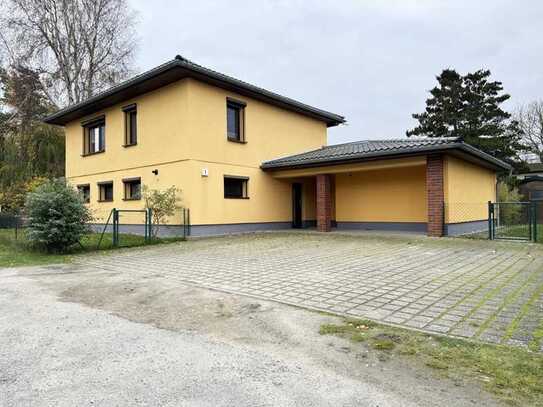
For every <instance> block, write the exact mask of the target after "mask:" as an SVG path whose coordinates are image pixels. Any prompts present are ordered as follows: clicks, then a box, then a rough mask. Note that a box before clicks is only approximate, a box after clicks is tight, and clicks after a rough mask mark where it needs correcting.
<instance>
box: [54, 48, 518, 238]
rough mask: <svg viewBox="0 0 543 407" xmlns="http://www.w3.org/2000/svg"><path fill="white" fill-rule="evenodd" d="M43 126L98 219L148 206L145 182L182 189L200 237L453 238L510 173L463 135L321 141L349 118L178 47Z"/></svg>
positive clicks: (472, 225) (473, 225)
mask: <svg viewBox="0 0 543 407" xmlns="http://www.w3.org/2000/svg"><path fill="white" fill-rule="evenodd" d="M45 121H46V122H47V123H51V124H57V125H62V126H65V128H66V176H67V178H68V180H69V181H70V182H71V183H73V184H74V185H76V186H77V187H78V188H79V189H80V191H81V193H82V195H83V196H84V198H85V200H86V201H87V202H88V203H89V205H90V206H91V208H92V209H93V211H94V213H95V216H96V218H97V219H98V221H97V222H98V223H101V222H105V219H106V218H107V215H108V214H109V212H110V210H111V208H113V207H116V208H123V209H135V208H142V207H143V202H142V200H141V186H142V185H148V186H149V187H150V188H155V189H164V188H167V187H169V186H171V185H175V186H177V187H178V188H180V189H181V190H182V199H183V205H184V206H185V207H187V208H189V209H190V212H191V225H192V227H191V230H192V234H193V235H210V234H221V233H230V232H240V231H253V230H271V229H287V228H291V227H296V228H299V227H311V226H315V225H316V226H317V228H318V230H321V231H328V230H330V228H331V227H334V226H337V227H338V228H346V229H354V228H361V229H364V228H366V229H387V230H412V231H418V232H425V231H428V234H430V235H434V236H440V235H442V234H443V233H444V232H445V233H449V234H455V233H459V232H462V231H465V230H470V229H472V230H473V229H477V228H478V227H480V225H481V223H482V222H484V221H485V219H486V217H487V213H486V208H487V206H486V205H487V201H489V200H491V201H493V200H495V194H496V189H495V187H496V171H498V170H507V171H508V170H510V167H509V166H508V165H507V164H505V163H503V162H501V161H499V160H497V159H495V158H493V157H491V156H489V155H487V154H485V153H483V152H481V151H479V150H477V149H475V148H473V147H471V146H469V145H466V144H463V143H461V142H458V141H456V140H454V139H402V140H380V141H360V142H355V143H347V144H341V145H336V146H326V147H323V146H325V144H326V139H327V128H328V127H331V126H337V125H339V124H342V123H344V122H345V119H344V118H343V117H342V116H339V115H337V114H333V113H329V112H326V111H324V110H321V109H317V108H314V107H311V106H308V105H305V104H303V103H300V102H297V101H294V100H292V99H289V98H286V97H283V96H280V95H277V94H275V93H272V92H269V91H266V90H264V89H261V88H258V87H255V86H253V85H250V84H247V83H245V82H242V81H239V80H236V79H234V78H231V77H228V76H226V75H223V74H220V73H217V72H215V71H212V70H210V69H207V68H204V67H202V66H200V65H197V64H195V63H193V62H191V61H188V60H186V59H184V58H182V57H179V56H178V57H176V58H175V59H174V60H172V61H169V62H167V63H165V64H163V65H160V66H159V67H157V68H154V69H152V70H150V71H148V72H145V73H143V74H141V75H138V76H136V77H134V78H133V79H130V80H128V81H126V82H123V83H121V84H120V85H118V86H115V87H113V88H111V89H110V90H107V91H105V92H103V93H100V94H98V95H96V96H93V97H92V98H90V99H88V100H86V101H84V102H82V103H79V104H77V105H74V106H70V107H67V108H65V109H62V110H60V111H59V112H57V113H55V114H53V115H51V116H49V117H48V118H46V119H45ZM278 157H280V158H278ZM444 204H445V206H444ZM456 204H458V205H460V204H462V205H468V206H469V205H472V206H471V209H470V211H464V210H463V211H459V210H457V209H455V208H457V206H455V205H456ZM458 207H460V206H458ZM474 208H475V209H474ZM179 223H180V219H179V217H175V218H174V219H171V220H170V222H169V227H168V228H166V229H163V231H164V233H176V231H178V230H179V229H180V228H179V227H177V226H176V224H179ZM128 230H130V229H129V228H128Z"/></svg>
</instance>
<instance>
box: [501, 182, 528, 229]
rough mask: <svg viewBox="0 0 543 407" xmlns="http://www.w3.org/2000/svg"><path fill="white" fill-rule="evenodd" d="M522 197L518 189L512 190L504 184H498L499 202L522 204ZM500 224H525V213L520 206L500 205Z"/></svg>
mask: <svg viewBox="0 0 543 407" xmlns="http://www.w3.org/2000/svg"><path fill="white" fill-rule="evenodd" d="M521 200H522V196H521V194H520V193H519V191H518V189H517V188H514V187H513V188H510V187H509V185H507V184H506V183H504V182H499V183H498V202H520V201H521ZM499 220H500V223H502V224H505V225H516V224H519V223H523V212H522V208H521V206H520V205H507V204H503V205H500V212H499Z"/></svg>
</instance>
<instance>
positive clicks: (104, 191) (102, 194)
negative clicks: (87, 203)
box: [98, 181, 113, 202]
mask: <svg viewBox="0 0 543 407" xmlns="http://www.w3.org/2000/svg"><path fill="white" fill-rule="evenodd" d="M98 195H99V196H98V201H99V202H111V201H113V181H107V182H99V183H98Z"/></svg>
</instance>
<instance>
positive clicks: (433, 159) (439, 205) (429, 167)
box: [426, 154, 444, 237]
mask: <svg viewBox="0 0 543 407" xmlns="http://www.w3.org/2000/svg"><path fill="white" fill-rule="evenodd" d="M426 196H427V199H428V229H427V234H428V236H436V237H439V236H443V220H444V219H443V201H444V194H443V156H442V155H441V154H431V155H428V156H426Z"/></svg>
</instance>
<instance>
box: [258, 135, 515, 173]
mask: <svg viewBox="0 0 543 407" xmlns="http://www.w3.org/2000/svg"><path fill="white" fill-rule="evenodd" d="M448 149H459V150H464V151H465V152H467V153H470V154H472V155H475V156H477V157H478V158H480V159H482V160H484V161H487V162H489V163H491V164H492V165H493V166H496V167H501V168H504V169H510V166H509V164H506V163H504V162H503V161H500V160H498V159H496V158H494V157H492V156H490V155H488V154H486V153H484V152H482V151H480V150H478V149H476V148H474V147H472V146H470V145H468V144H465V143H463V142H461V141H459V140H458V139H456V138H437V137H436V138H405V139H388V140H362V141H355V142H352V143H345V144H336V145H331V146H324V147H321V148H319V149H317V150H312V151H307V152H304V153H300V154H295V155H290V156H287V157H281V158H277V159H275V160H270V161H265V162H263V163H262V166H261V167H262V168H263V169H274V168H277V169H280V168H297V167H298V168H299V167H308V166H317V165H329V164H336V163H342V162H346V161H363V160H365V159H373V158H381V157H382V158H388V157H390V156H396V155H405V154H417V153H428V152H432V151H442V150H448Z"/></svg>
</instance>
